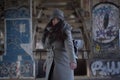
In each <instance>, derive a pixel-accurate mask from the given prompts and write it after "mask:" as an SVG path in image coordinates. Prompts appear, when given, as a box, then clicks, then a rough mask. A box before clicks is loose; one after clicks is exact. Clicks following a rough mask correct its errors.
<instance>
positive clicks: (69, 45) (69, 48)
mask: <svg viewBox="0 0 120 80" xmlns="http://www.w3.org/2000/svg"><path fill="white" fill-rule="evenodd" d="M65 33H66V34H67V38H66V39H65V41H64V44H65V48H66V51H67V53H68V56H69V59H70V62H75V63H76V58H75V57H76V56H75V53H74V46H73V41H72V40H73V39H72V34H71V29H66V30H65Z"/></svg>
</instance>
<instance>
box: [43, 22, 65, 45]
mask: <svg viewBox="0 0 120 80" xmlns="http://www.w3.org/2000/svg"><path fill="white" fill-rule="evenodd" d="M64 25H65V23H64V21H63V20H60V21H59V22H58V23H57V24H56V25H55V26H53V25H52V20H51V21H50V22H49V23H48V24H47V26H46V28H45V30H44V40H43V42H44V41H45V38H46V37H47V36H48V35H49V40H50V43H52V42H54V41H56V40H61V41H64V40H65V39H66V37H67V35H66V33H65V30H64ZM48 28H50V29H49V30H48Z"/></svg>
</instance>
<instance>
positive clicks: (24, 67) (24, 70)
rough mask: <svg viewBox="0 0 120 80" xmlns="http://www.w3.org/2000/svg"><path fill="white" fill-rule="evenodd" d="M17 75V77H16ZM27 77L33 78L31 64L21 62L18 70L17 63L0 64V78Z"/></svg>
mask: <svg viewBox="0 0 120 80" xmlns="http://www.w3.org/2000/svg"><path fill="white" fill-rule="evenodd" d="M18 73H19V75H18ZM18 76H19V77H20V76H22V77H29V76H33V65H32V63H31V62H28V61H27V62H21V64H20V65H19V69H18V63H17V62H11V63H9V62H3V63H0V77H18Z"/></svg>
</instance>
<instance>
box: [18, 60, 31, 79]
mask: <svg viewBox="0 0 120 80" xmlns="http://www.w3.org/2000/svg"><path fill="white" fill-rule="evenodd" d="M20 70H21V75H24V76H25V77H29V76H33V65H32V63H30V62H28V61H25V62H23V63H22V65H21V67H20Z"/></svg>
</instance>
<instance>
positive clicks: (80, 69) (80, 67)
mask: <svg viewBox="0 0 120 80" xmlns="http://www.w3.org/2000/svg"><path fill="white" fill-rule="evenodd" d="M74 74H75V76H85V75H87V63H86V60H85V59H77V68H76V69H75V71H74Z"/></svg>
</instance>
